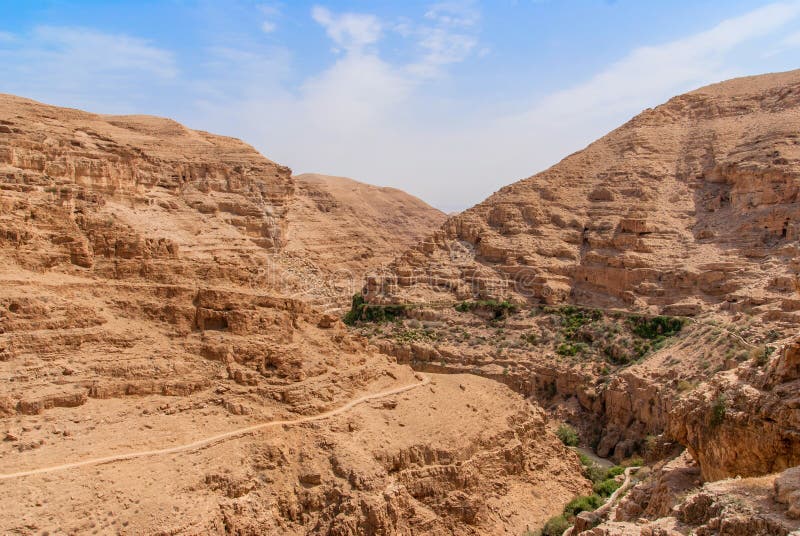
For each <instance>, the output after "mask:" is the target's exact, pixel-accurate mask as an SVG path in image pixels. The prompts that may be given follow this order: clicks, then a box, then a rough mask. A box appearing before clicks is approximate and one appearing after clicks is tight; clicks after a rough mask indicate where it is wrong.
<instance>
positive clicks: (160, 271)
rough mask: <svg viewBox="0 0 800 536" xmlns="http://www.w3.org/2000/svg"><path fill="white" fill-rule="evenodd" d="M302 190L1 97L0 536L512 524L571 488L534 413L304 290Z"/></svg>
mask: <svg viewBox="0 0 800 536" xmlns="http://www.w3.org/2000/svg"><path fill="white" fill-rule="evenodd" d="M302 189H303V187H300V186H298V184H297V183H296V182H295V181H294V180H293V179H292V177H291V173H290V170H289V169H287V168H285V167H283V166H279V165H277V164H275V163H273V162H270V161H269V160H267V159H266V158H264V157H262V156H261V155H260V154H258V153H257V152H256V151H254V150H253V149H252V148H250V147H249V146H247V145H246V144H244V143H242V142H240V141H238V140H234V139H230V138H224V137H220V136H214V135H211V134H208V133H204V132H198V131H193V130H190V129H187V128H185V127H183V126H181V125H179V124H177V123H175V122H173V121H169V120H166V119H158V118H153V117H117V116H99V115H94V114H89V113H85V112H80V111H76V110H67V109H62V108H56V107H52V106H46V105H43V104H39V103H35V102H32V101H29V100H25V99H20V98H17V97H11V96H0V379H1V381H0V434H2V438H3V441H2V442H0V488H2V490H3V494H4V496H5V497H6V499H7V501H6V508H5V509H4V514H3V515H0V532H3V533H20V534H29V533H56V532H64V533H91V532H97V533H112V532H113V533H120V534H144V533H146V534H199V533H202V534H239V535H242V534H264V533H284V534H341V535H348V534H364V533H370V534H411V533H421V532H425V533H430V534H453V533H455V534H476V533H484V534H498V533H504V532H506V533H512V534H518V533H520V532H521V531H522V530H524V528H525V527H526V526H528V525H530V526H536V525H537V524H540V523H541V522H542V520H543V519H545V518H547V517H548V516H549V515H552V513H554V512H555V511H556V510H557V509H558V508H559V503H563V502H565V501H567V500H569V499H570V498H571V497H572V496H573V495H575V494H577V493H580V492H583V491H585V490H586V489H587V486H588V484H587V482H586V481H585V480H584V479H582V478H581V477H580V476H579V465H578V461H577V458H576V457H575V455H573V454H571V453H570V452H568V451H567V450H566V449H565V448H564V447H563V446H562V445H561V444H560V443H559V442H558V441H557V439H556V438H555V436H553V435H552V433H551V432H549V430H548V427H547V425H546V416H545V415H544V414H543V413H542V412H541V410H539V409H537V408H536V407H535V406H533V405H531V404H529V403H528V402H526V401H524V400H523V399H522V398H520V397H519V396H517V395H515V394H514V393H512V392H511V391H510V390H508V389H506V388H504V387H502V386H499V385H497V384H494V383H492V382H490V381H488V380H483V379H480V378H474V377H466V378H458V377H455V376H448V377H441V378H439V377H433V378H431V377H430V376H420V375H416V374H415V373H414V372H413V371H412V370H411V369H410V368H409V367H407V366H403V365H398V364H396V363H395V362H394V360H392V359H387V357H386V356H384V355H381V354H379V353H377V352H376V351H375V350H374V349H372V348H369V347H368V346H367V345H366V344H365V343H364V341H363V340H360V339H358V338H354V337H353V336H351V335H350V334H348V332H347V330H346V329H345V327H344V326H343V325H342V323H341V322H339V321H338V319H337V318H336V317H334V316H331V315H328V314H324V313H323V312H320V311H319V310H318V309H316V308H315V307H314V306H313V303H311V302H312V301H313V300H309V299H306V296H305V295H304V294H303V292H304V290H305V288H306V287H304V283H305V280H306V279H307V278H308V276H309V273H310V272H308V271H303V270H298V269H297V267H296V266H295V265H293V264H291V258H292V255H295V256H296V255H297V254H299V253H301V251H300V250H296V251H295V252H294V253H293V252H292V251H287V250H289V249H290V248H291V247H295V246H294V245H293V244H292V236H295V238H296V237H297V234H298V233H300V232H301V229H302V228H303V227H302V224H301V223H299V218H300V217H301V215H302V214H303V213H302V212H299V213H297V214H294V215H293V214H292V207H293V206H296V205H297V204H298V203H300V204H302V203H303V201H298V199H297V196H298V195H305V194H302V193H298V192H300V191H301V190H302ZM309 198H310V197H309ZM293 216H294V219H293ZM315 225H319V223H318V222H316V223H315ZM309 242H310V240H309ZM357 247H358V246H357V245H353V246H352V248H351V249H352V250H353V251H355V250H356V249H357ZM309 254H311V253H309ZM576 475H578V476H576ZM553 498H555V500H556V502H555V503H553V502H551V501H552V500H553Z"/></svg>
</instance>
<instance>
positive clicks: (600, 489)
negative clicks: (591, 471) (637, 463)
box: [593, 478, 622, 497]
mask: <svg viewBox="0 0 800 536" xmlns="http://www.w3.org/2000/svg"><path fill="white" fill-rule="evenodd" d="M621 485H622V483H621V482H617V481H616V480H615V479H614V478H608V479H606V480H603V481H602V482H600V483H599V484H595V485H594V486H593V490H594V492H595V493H596V494H597V495H599V496H601V497H610V496H611V494H612V493H614V492H615V491H617V489H618V488H619V487H620V486H621Z"/></svg>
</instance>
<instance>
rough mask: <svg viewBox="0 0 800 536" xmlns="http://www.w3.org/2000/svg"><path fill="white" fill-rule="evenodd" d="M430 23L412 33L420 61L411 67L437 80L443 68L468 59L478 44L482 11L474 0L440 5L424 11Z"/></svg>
mask: <svg viewBox="0 0 800 536" xmlns="http://www.w3.org/2000/svg"><path fill="white" fill-rule="evenodd" d="M425 19H426V20H427V21H429V24H426V25H421V26H419V27H418V28H415V29H414V30H412V33H413V34H414V35H415V36H416V37H417V40H418V41H417V45H418V47H419V49H420V50H421V51H422V56H421V58H420V59H419V60H418V61H416V62H415V63H413V64H411V65H409V66H408V69H409V72H410V73H412V74H414V75H416V76H421V77H436V76H439V75H441V74H442V68H443V67H445V66H447V65H449V64H452V63H459V62H462V61H464V60H466V59H467V58H468V57H469V56H470V55H471V54H472V52H473V50H474V49H475V47H476V46H477V44H478V38H477V33H476V27H477V25H478V23H479V22H480V19H481V14H480V11H479V10H478V9H477V7H476V6H475V3H474V2H473V1H472V0H462V1H449V2H439V3H437V4H434V5H432V6H431V7H430V8H429V9H428V11H426V12H425Z"/></svg>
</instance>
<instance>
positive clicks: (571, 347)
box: [556, 342, 589, 357]
mask: <svg viewBox="0 0 800 536" xmlns="http://www.w3.org/2000/svg"><path fill="white" fill-rule="evenodd" d="M588 350H589V345H587V344H586V343H585V342H575V343H572V342H562V343H561V344H559V345H558V347H557V348H556V353H557V354H558V355H564V356H568V357H571V356H574V355H578V354H582V353H584V352H586V351H588Z"/></svg>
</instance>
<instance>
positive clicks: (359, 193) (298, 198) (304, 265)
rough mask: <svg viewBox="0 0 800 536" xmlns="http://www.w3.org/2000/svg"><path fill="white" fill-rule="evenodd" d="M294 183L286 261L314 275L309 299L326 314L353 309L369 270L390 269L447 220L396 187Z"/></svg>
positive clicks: (335, 180) (313, 180)
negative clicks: (409, 249)
mask: <svg viewBox="0 0 800 536" xmlns="http://www.w3.org/2000/svg"><path fill="white" fill-rule="evenodd" d="M294 181H295V185H296V188H295V196H294V198H293V200H292V203H291V205H290V216H289V218H288V220H289V224H288V231H287V235H288V246H287V247H286V249H285V250H284V252H283V253H284V255H283V257H284V259H285V262H286V263H287V264H289V265H291V266H293V267H294V269H295V270H296V271H297V272H298V273H309V274H310V277H308V279H307V283H308V289H307V296H308V297H309V298H311V299H312V300H314V302H315V303H316V304H317V305H318V306H319V307H321V308H323V309H326V310H332V311H337V312H340V311H341V310H342V309H345V308H347V307H349V305H350V301H351V299H352V297H353V295H354V294H355V293H357V292H359V291H360V290H361V286H362V284H363V281H364V277H365V275H366V273H367V272H368V271H370V270H375V269H379V268H380V267H382V266H385V265H387V264H389V262H391V261H392V260H393V259H394V258H395V257H396V256H397V255H398V254H399V253H400V252H402V251H403V250H405V249H407V248H409V247H411V246H413V245H414V244H416V242H417V241H418V240H420V239H422V238H424V237H425V236H426V235H428V234H429V233H430V232H431V231H433V230H434V229H436V228H437V227H439V226H440V225H441V224H442V223H443V222H444V220H445V219H446V216H445V214H444V213H443V212H441V211H439V210H437V209H435V208H433V207H431V206H429V205H427V204H426V203H424V202H423V201H421V200H420V199H417V198H416V197H413V196H411V195H408V194H407V193H405V192H403V191H401V190H397V189H395V188H387V187H377V186H372V185H369V184H364V183H361V182H357V181H354V180H352V179H347V178H344V177H331V176H328V175H318V174H310V173H309V174H303V175H296V176H295V177H294Z"/></svg>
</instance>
